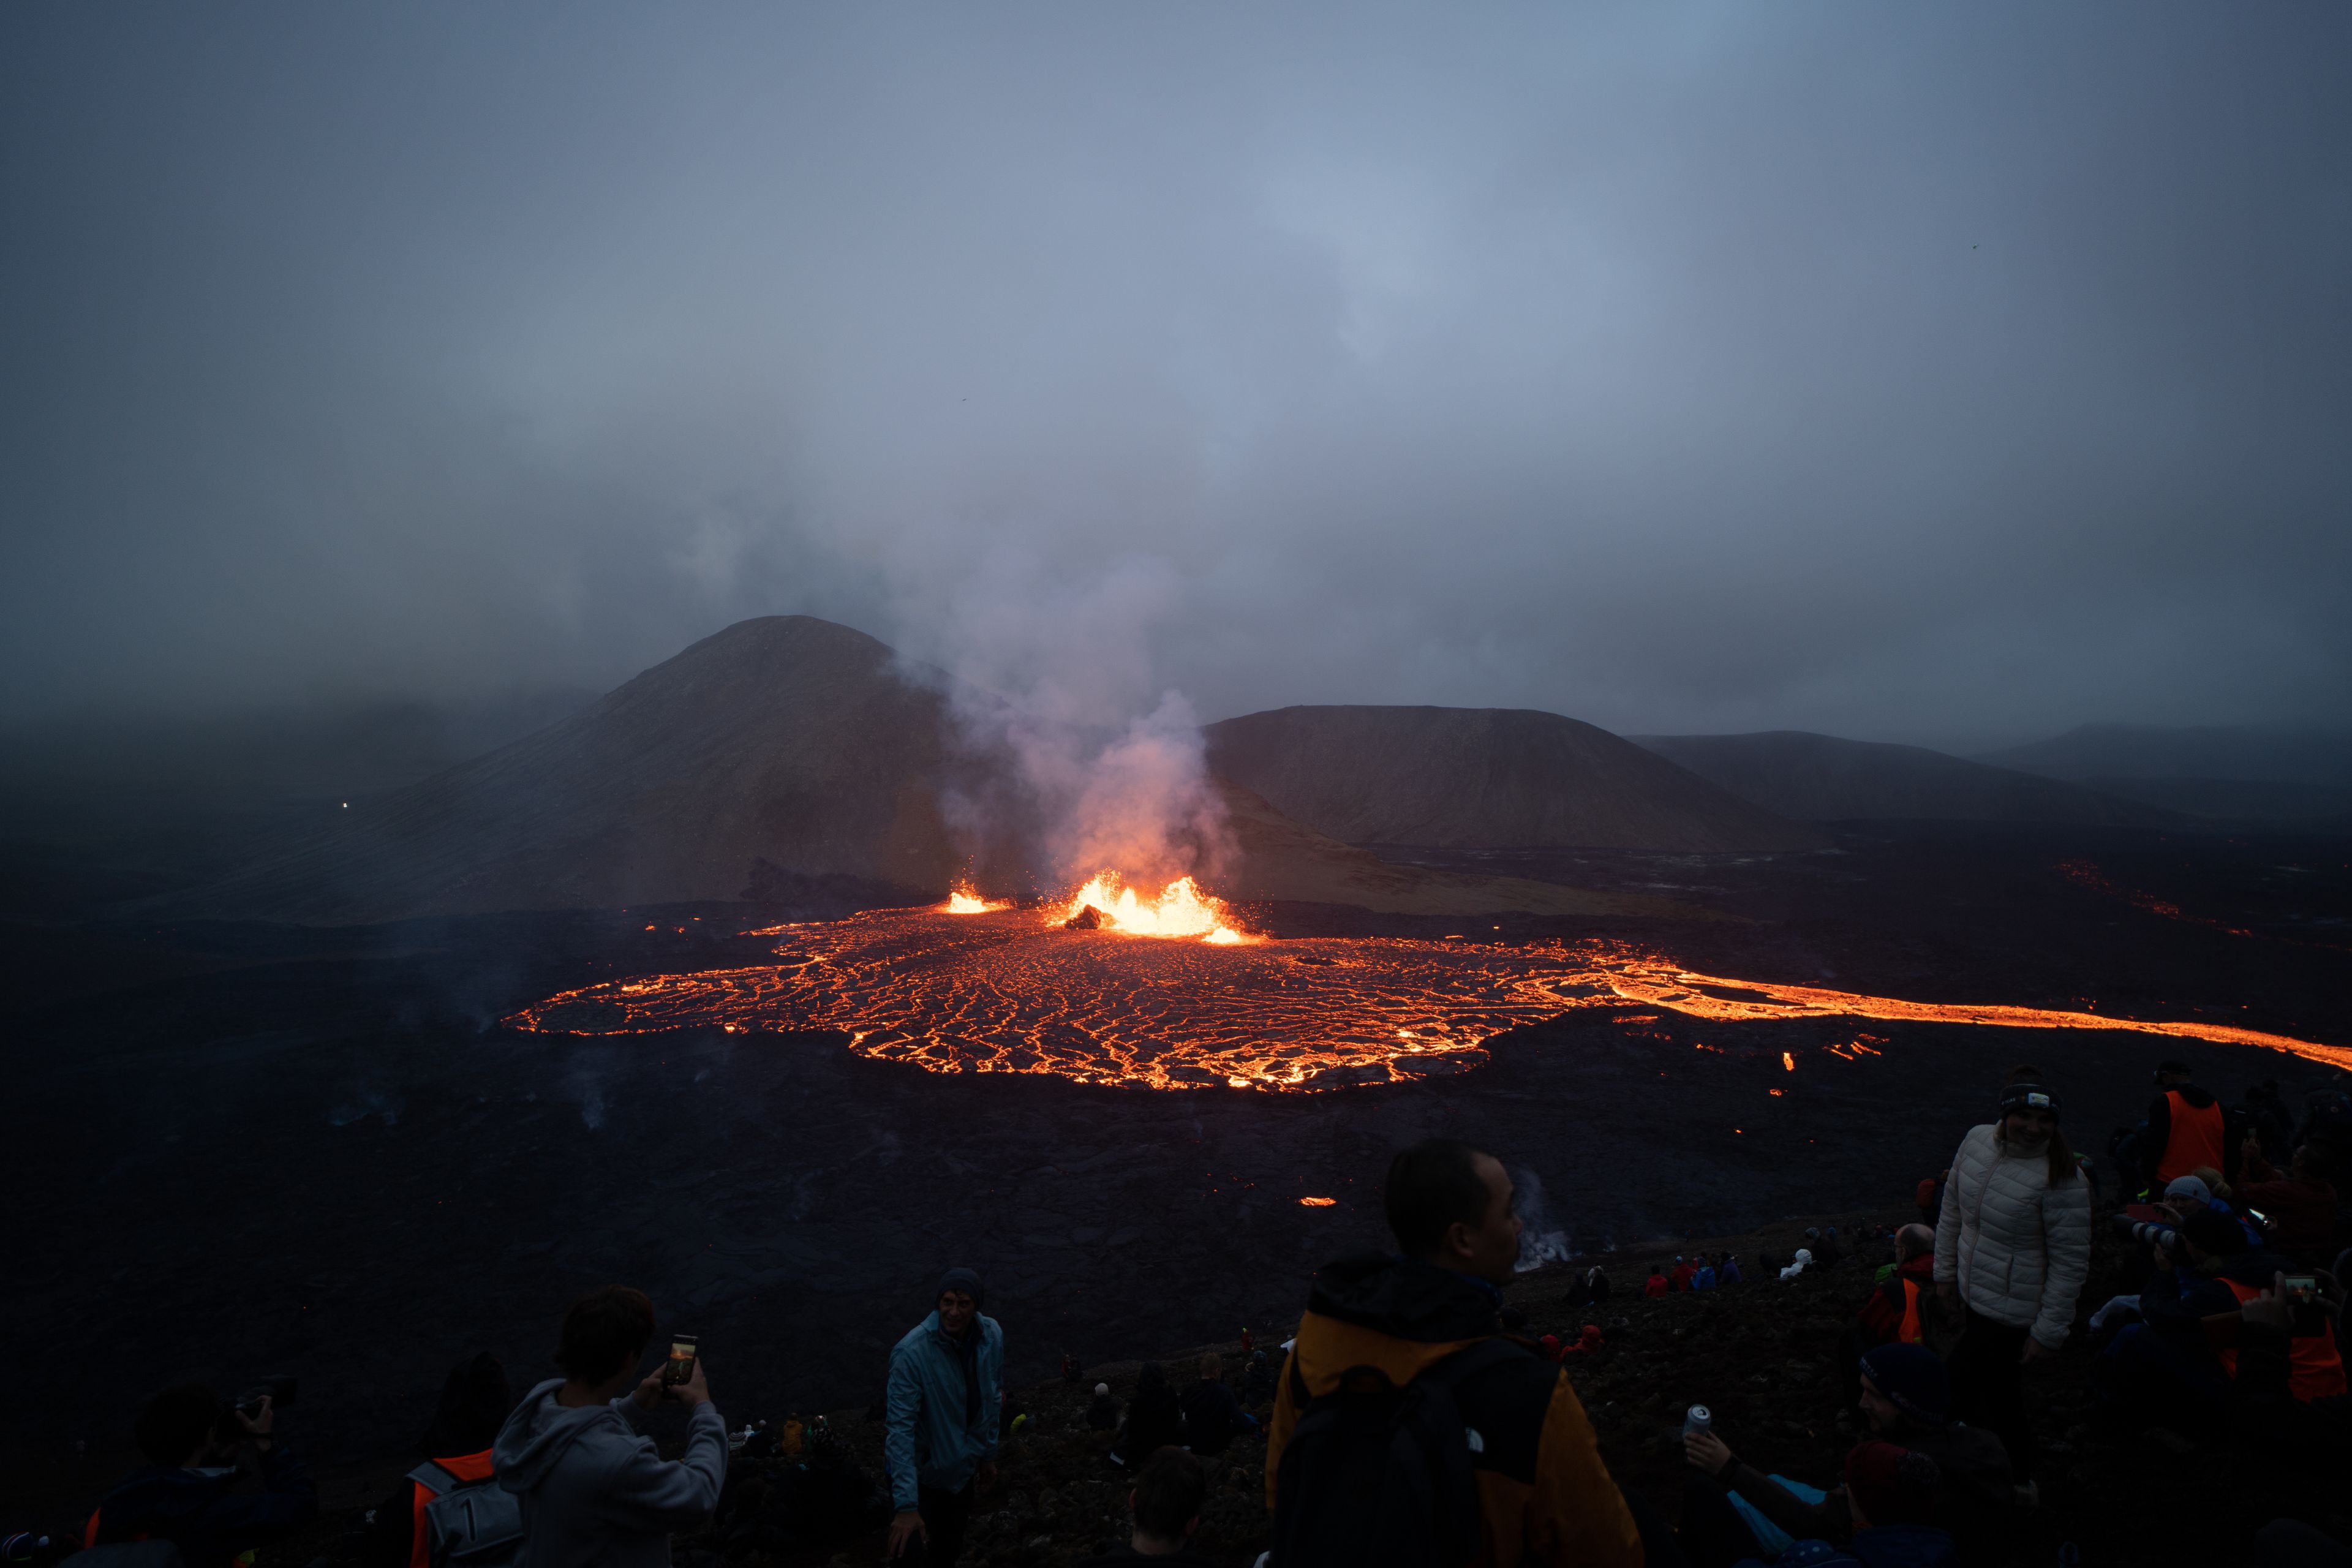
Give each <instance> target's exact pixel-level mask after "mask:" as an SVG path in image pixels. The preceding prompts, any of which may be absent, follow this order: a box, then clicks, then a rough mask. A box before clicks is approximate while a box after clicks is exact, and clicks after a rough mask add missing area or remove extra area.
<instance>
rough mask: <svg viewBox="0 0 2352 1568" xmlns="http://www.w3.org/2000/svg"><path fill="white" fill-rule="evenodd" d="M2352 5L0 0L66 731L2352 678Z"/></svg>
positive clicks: (22, 560) (2206, 684)
mask: <svg viewBox="0 0 2352 1568" xmlns="http://www.w3.org/2000/svg"><path fill="white" fill-rule="evenodd" d="M2347 83H2352V6H2347V5H2342V4H2340V3H2337V0H2329V3H2326V4H2310V5H2303V4H2292V3H2287V4H2264V5H2216V4H2211V3H2210V0H2200V3H2198V4H2192V5H2168V4H2149V3H2134V4H2130V5H2093V4H2083V5H2045V4H2032V5H1990V4H1983V3H1979V0H1970V3H1968V4H1955V5H1859V4H1857V5H1811V4H1763V3H1760V0H1759V3H1749V4H1743V5H1658V4H1640V5H1623V6H1601V5H1591V6H1586V5H1526V6H1507V5H1470V6H1458V5H1447V6H1440V5H1394V6H1389V5H1370V4H1360V3H1349V4H1346V5H1328V6H1307V5H1298V6H1281V7H1269V6H1259V5H1216V4H1208V5H1196V4H1185V5H1080V4H1076V3H1072V4H1066V5H1051V6H1027V5H1011V4H998V3H992V4H989V5H953V6H950V5H936V6H926V5H887V6H883V5H832V6H820V5H796V6H778V5H757V6H744V7H742V8H740V9H736V8H730V7H728V6H723V5H682V6H681V5H650V4H648V5H637V6H625V7H624V6H600V5H572V4H567V5H533V4H521V3H507V4H499V5H479V4H463V5H432V4H421V3H406V4H402V5H310V4H303V5H264V4H253V5H236V6H233V7H219V6H214V7H204V6H166V5H132V4H90V5H68V4H63V3H56V4H49V3H40V0H24V3H19V4H15V5H8V6H6V7H5V9H0V170H5V173H0V195H5V210H0V231H5V239H0V284H5V290H0V312H5V318H4V319H0V397H5V426H0V530H5V536H0V658H5V664H6V668H7V670H8V679H7V680H6V681H5V686H0V692H5V696H0V717H7V718H25V717H29V716H32V715H36V714H42V713H60V712H71V711H94V710H109V709H122V708H136V709H145V710H164V711H173V712H182V713H188V712H197V713H201V712H204V711H208V710H222V709H234V708H246V707H252V706H257V705H267V704H271V703H277V702H283V701H289V700H317V699H320V698H329V699H333V698H340V697H348V696H362V695H364V696H383V695H394V694H413V695H418V696H424V697H427V698H433V699H444V698H473V697H481V696H487V695H492V694H498V693H505V692H510V691H515V690H520V689H533V688H539V687H545V686H550V685H558V684H574V685H589V686H598V687H601V686H604V685H608V684H610V683H612V682H614V681H615V680H617V679H623V678H625V677H626V676H627V675H629V674H630V673H632V672H634V671H635V670H636V669H638V668H643V667H644V666H646V665H647V664H650V663H653V662H655V661H656V660H658V659H660V658H666V657H667V656H668V655H669V654H670V653H672V652H674V651H676V650H677V648H678V647H682V646H683V645H684V644H686V643H687V642H688V641H691V640H693V639H694V638H697V637H702V636H705V635H707V634H708V633H709V632H711V631H713V630H715V629H717V628H718V627H719V626H723V625H725V624H726V623H728V622H730V621H731V620H734V619H737V618H740V617H741V616H750V615H757V614H766V613H774V612H783V611H797V612H806V613H810V614H814V615H821V616H829V617H832V618H835V619H838V620H844V621H847V622H850V623H852V624H854V625H856V626H862V627H864V628H866V629H867V630H870V631H872V632H874V633H876V634H877V635H878V636H880V637H885V638H887V639H889V640H892V641H894V642H896V643H898V644H899V645H900V646H902V647H906V648H908V650H909V651H911V652H914V653H917V654H920V655H923V656H925V657H929V658H935V659H940V660H942V661H945V662H949V663H950V664H953V665H955V666H957V667H958V668H961V669H963V670H965V671H966V672H967V673H970V674H972V675H975V676H976V677H979V678H982V679H991V680H994V681H999V682H1003V683H1010V684H1018V683H1020V682H1022V681H1024V680H1035V679H1059V676H1057V675H1056V673H1055V672H1056V671H1066V670H1075V671H1077V672H1079V678H1080V679H1082V680H1084V681H1091V682H1093V683H1095V685H1096V686H1097V687H1098V688H1099V692H1098V695H1099V696H1100V697H1101V700H1103V701H1105V702H1106V703H1108V704H1109V705H1111V706H1124V707H1127V708H1129V709H1131V710H1133V711H1137V712H1140V711H1142V710H1145V709H1147V708H1149V707H1150V706H1151V703H1152V700H1154V699H1155V698H1156V696H1157V693H1158V692H1159V690H1160V689H1162V688H1170V687H1172V688H1176V689H1181V690H1182V691H1184V692H1185V693H1187V694H1189V696H1190V697H1191V698H1192V701H1193V704H1194V706H1195V707H1196V709H1197V710H1199V711H1200V712H1201V714H1202V717H1204V718H1213V717H1217V716H1220V715H1223V714H1225V713H1231V712H1237V711H1243V710H1248V709H1253V708H1259V707H1265V706H1271V705H1275V704H1279V703H1286V702H1300V701H1371V702H1397V701H1428V702H1445V703H1464V704H1481V705H1485V704H1498V705H1513V706H1528V707H1541V708H1549V709H1553V710H1559V711H1563V712H1567V713H1571V714H1575V715H1577V716H1579V717H1582V718H1586V719H1590V720H1591V721H1595V722H1598V723H1601V724H1606V725H1609V726H1611V727H1612V728H1616V729H1620V730H1635V731H1639V730H1664V731H1675V730H1730V729H1752V728H1764V727H1779V726H1792V727H1802V728H1811V729H1821V730H1828V731H1836V732H1841V733H1845V734H1853V735H1861V736H1865V737H1874V738H1884V739H1899V740H1921V741H1927V742H1945V743H1965V742H1981V743H1992V742H2001V741H2006V740H2015V739H2023V738H2026V737H2028V736H2031V735H2032V734H2034V733H2036V732H2039V731H2049V730H2053V729H2056V728H2061V727H2063V726H2067V725H2071V724H2074V723H2076V722H2080V721H2147V722H2184V723H2186V722H2207V723H2210V722H2232V721H2268V722H2311V721H2318V722H2340V721H2343V720H2344V719H2345V717H2346V715H2347V713H2352V613H2348V612H2347V605H2346V599H2347V588H2352V87H2347Z"/></svg>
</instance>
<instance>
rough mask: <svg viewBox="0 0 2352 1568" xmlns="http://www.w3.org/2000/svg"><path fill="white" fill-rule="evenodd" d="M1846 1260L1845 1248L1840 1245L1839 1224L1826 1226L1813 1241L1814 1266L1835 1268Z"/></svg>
mask: <svg viewBox="0 0 2352 1568" xmlns="http://www.w3.org/2000/svg"><path fill="white" fill-rule="evenodd" d="M1844 1261H1845V1249H1844V1248H1843V1247H1840V1246H1839V1245H1838V1233H1837V1226H1827V1227H1825V1228H1824V1229H1823V1230H1822V1234H1821V1237H1820V1238H1819V1239H1818V1240H1816V1241H1815V1242H1814V1243H1813V1267H1814V1268H1836V1267H1837V1266H1838V1265H1839V1264H1841V1263H1843V1262H1844Z"/></svg>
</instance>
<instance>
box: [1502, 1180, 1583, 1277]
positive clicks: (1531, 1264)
mask: <svg viewBox="0 0 2352 1568" xmlns="http://www.w3.org/2000/svg"><path fill="white" fill-rule="evenodd" d="M1511 1185H1512V1189H1513V1190H1512V1194H1511V1206H1512V1207H1513V1208H1515V1209H1517V1211H1518V1215H1519V1225H1520V1230H1519V1260H1518V1262H1517V1264H1516V1265H1514V1268H1517V1271H1518V1272H1519V1273H1521V1274H1525V1273H1527V1272H1528V1271H1529V1270H1530V1269H1535V1268H1542V1267H1543V1266H1544V1265H1545V1264H1547V1263H1565V1262H1567V1261H1568V1260H1569V1259H1570V1258H1573V1257H1575V1256H1576V1252H1575V1249H1574V1248H1573V1247H1570V1245H1569V1239H1568V1231H1567V1229H1566V1227H1565V1226H1563V1227H1561V1228H1559V1229H1554V1228H1553V1227H1552V1223H1551V1206H1550V1205H1549V1203H1548V1202H1547V1201H1546V1200H1545V1198H1544V1184H1543V1178H1542V1177H1541V1176H1538V1175H1537V1174H1536V1173H1534V1172H1533V1171H1529V1170H1524V1169H1520V1170H1514V1171H1513V1172H1512V1173H1511Z"/></svg>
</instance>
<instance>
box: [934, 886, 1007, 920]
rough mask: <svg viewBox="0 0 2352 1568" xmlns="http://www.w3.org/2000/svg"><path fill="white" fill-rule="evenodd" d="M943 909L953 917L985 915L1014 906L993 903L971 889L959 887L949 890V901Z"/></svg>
mask: <svg viewBox="0 0 2352 1568" xmlns="http://www.w3.org/2000/svg"><path fill="white" fill-rule="evenodd" d="M942 907H943V908H944V909H946V910H947V912H948V913H950V914H951V915H984V914H987V913H989V912H990V911H991V910H1003V909H1010V908H1011V907H1012V906H1011V905H1009V904H1004V903H991V902H989V901H988V900H986V899H983V898H982V897H981V896H980V895H979V894H978V893H975V892H973V891H972V890H971V888H969V887H957V888H953V889H950V890H949V892H948V901H947V903H946V904H945V905H944V906H942Z"/></svg>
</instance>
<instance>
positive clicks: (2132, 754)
mask: <svg viewBox="0 0 2352 1568" xmlns="http://www.w3.org/2000/svg"><path fill="white" fill-rule="evenodd" d="M1976 761H1978V762H1980V763H1992V764H1994V765H1995V766H1998V767H2004V768H2016V769H2018V770H2019V771H2020V772H2022V773H2040V774H2042V776H2044V777H2045V778H2053V779H2067V780H2070V781H2072V782H2074V783H2076V784H2085V783H2089V782H2090V781H2092V780H2095V779H2174V780H2189V779H2215V780H2230V781H2233V782H2237V783H2245V784H2258V783H2260V784H2304V785H2308V786H2312V787H2315V788H2320V789H2352V730H2289V729H2278V728H2270V727H2265V726H2261V725H2252V724H2247V725H2206V726H2201V727H2184V728H2179V729H2166V728H2161V727H2158V726H2156V725H2149V724H2082V725H2078V726H2076V727H2075V728H2074V729H2072V730H2069V731H2066V732H2065V733H2064V734H2063V735H2053V736H2052V737H2050V738H2049V739H2048V740H2046V741H2035V742H2032V743H2030V744H2027V745H2022V746H2011V747H2009V748H2007V749H2005V750H2002V751H1998V752H1983V753H1981V754H1979V756H1978V757H1977V758H1976Z"/></svg>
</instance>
